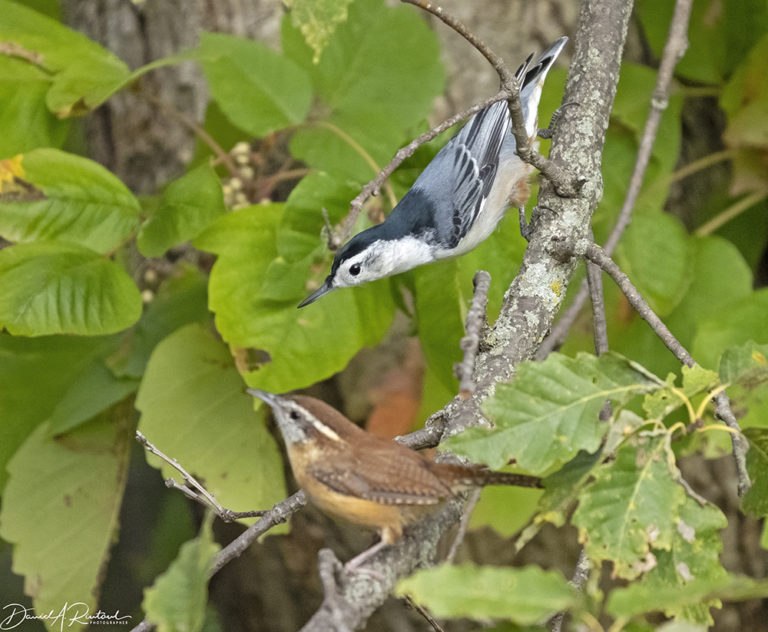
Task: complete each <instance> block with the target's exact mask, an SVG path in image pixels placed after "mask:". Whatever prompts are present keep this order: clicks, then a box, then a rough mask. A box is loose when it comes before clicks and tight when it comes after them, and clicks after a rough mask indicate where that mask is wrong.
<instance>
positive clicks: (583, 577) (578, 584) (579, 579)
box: [549, 549, 592, 632]
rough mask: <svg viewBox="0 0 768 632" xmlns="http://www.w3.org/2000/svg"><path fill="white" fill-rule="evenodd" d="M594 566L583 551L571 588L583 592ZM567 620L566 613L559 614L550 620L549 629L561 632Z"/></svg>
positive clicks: (553, 631) (552, 631)
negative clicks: (565, 619) (564, 620)
mask: <svg viewBox="0 0 768 632" xmlns="http://www.w3.org/2000/svg"><path fill="white" fill-rule="evenodd" d="M591 566H592V564H591V563H590V561H589V558H588V557H587V554H586V552H585V551H584V549H581V552H580V553H579V560H578V562H576V568H575V569H574V571H573V577H572V578H571V582H570V583H571V586H573V587H574V588H576V590H581V589H582V588H583V587H584V584H585V583H586V581H587V579H588V578H589V569H590V568H591ZM564 618H565V612H558V613H557V614H556V615H555V616H554V617H552V618H551V619H550V620H549V629H550V630H551V632H560V630H561V629H562V627H563V619H564Z"/></svg>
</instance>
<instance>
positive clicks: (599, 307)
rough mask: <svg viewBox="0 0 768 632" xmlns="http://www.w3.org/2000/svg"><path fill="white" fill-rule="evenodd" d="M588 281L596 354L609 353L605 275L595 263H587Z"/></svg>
mask: <svg viewBox="0 0 768 632" xmlns="http://www.w3.org/2000/svg"><path fill="white" fill-rule="evenodd" d="M587 281H588V285H589V295H590V298H591V299H592V321H593V326H594V330H595V353H596V354H597V355H601V354H603V353H605V352H606V351H608V322H607V320H606V317H605V300H604V299H603V273H602V271H601V270H600V268H598V267H597V266H596V265H595V264H594V263H587Z"/></svg>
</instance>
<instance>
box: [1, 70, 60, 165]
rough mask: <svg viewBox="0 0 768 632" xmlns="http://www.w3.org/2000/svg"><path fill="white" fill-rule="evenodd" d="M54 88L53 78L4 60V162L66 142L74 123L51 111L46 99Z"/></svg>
mask: <svg viewBox="0 0 768 632" xmlns="http://www.w3.org/2000/svg"><path fill="white" fill-rule="evenodd" d="M50 86H51V78H50V77H49V76H48V75H46V74H45V73H44V72H43V71H42V70H40V69H39V68H37V67H35V66H33V65H31V64H28V63H26V62H24V61H22V60H20V59H15V58H13V57H8V56H0V103H2V104H3V107H2V108H0V129H1V130H3V133H2V136H0V158H5V157H10V156H14V155H16V154H20V153H23V152H27V151H30V150H32V149H35V148H36V147H56V146H60V145H61V144H62V143H63V142H64V139H65V138H66V136H67V132H68V131H69V126H70V122H69V121H67V120H61V119H58V118H56V117H55V116H53V114H51V113H50V112H49V111H48V108H47V107H46V105H45V95H46V93H47V92H48V89H49V88H50Z"/></svg>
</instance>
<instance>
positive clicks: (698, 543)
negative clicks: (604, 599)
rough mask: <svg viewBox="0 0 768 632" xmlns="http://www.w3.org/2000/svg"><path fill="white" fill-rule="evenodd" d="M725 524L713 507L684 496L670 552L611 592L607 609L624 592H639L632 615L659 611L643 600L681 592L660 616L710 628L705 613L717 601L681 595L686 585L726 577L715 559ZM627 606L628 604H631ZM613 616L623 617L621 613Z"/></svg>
mask: <svg viewBox="0 0 768 632" xmlns="http://www.w3.org/2000/svg"><path fill="white" fill-rule="evenodd" d="M727 524H728V520H727V518H726V517H725V516H724V515H723V513H722V512H721V511H720V510H719V509H718V508H717V507H715V506H714V505H709V504H708V505H704V506H702V505H700V504H699V503H698V502H697V501H696V500H694V499H693V498H691V497H690V496H687V497H686V499H685V503H684V504H683V505H682V506H681V507H680V518H679V520H678V522H677V528H676V529H675V533H674V534H673V539H672V546H671V548H670V550H669V551H655V557H656V561H657V564H656V566H654V568H652V569H651V570H650V571H649V572H648V573H646V574H645V575H644V576H643V578H642V579H641V580H640V581H639V582H637V583H636V584H633V585H631V586H629V588H627V589H619V590H615V591H613V592H612V593H611V596H610V598H609V607H610V604H613V603H614V599H616V600H617V601H618V602H619V603H621V602H622V601H625V600H626V597H625V595H623V591H624V590H626V591H627V594H628V595H632V593H633V592H634V591H639V592H640V595H642V596H641V597H638V601H637V602H635V603H634V604H632V606H631V607H633V608H636V609H638V610H636V613H640V612H649V611H654V610H658V609H660V608H659V606H658V602H656V601H650V602H649V601H647V600H645V599H644V598H646V597H647V595H648V594H654V591H655V594H657V595H659V594H664V595H666V594H677V593H678V592H682V593H683V594H682V595H681V598H680V599H679V600H674V599H672V600H669V601H667V603H666V604H665V606H664V607H663V608H662V609H663V611H664V614H665V615H666V616H668V617H676V618H677V619H678V620H681V621H688V622H691V623H698V624H711V623H712V617H711V615H710V614H709V610H710V608H713V607H714V608H719V607H720V606H721V604H720V601H719V600H718V599H716V598H712V599H708V600H701V601H695V600H689V599H688V598H687V595H686V594H685V593H686V592H687V590H688V588H687V584H688V583H689V582H692V581H719V580H721V579H723V578H725V577H726V576H727V573H726V570H725V569H724V568H723V567H722V565H721V564H720V559H719V557H720V552H721V551H722V548H723V541H722V536H721V534H720V531H721V530H722V529H724V528H725V527H726V526H727ZM628 603H632V602H631V600H629V602H628ZM616 614H617V616H622V615H623V613H621V612H617V613H616ZM630 616H631V615H630Z"/></svg>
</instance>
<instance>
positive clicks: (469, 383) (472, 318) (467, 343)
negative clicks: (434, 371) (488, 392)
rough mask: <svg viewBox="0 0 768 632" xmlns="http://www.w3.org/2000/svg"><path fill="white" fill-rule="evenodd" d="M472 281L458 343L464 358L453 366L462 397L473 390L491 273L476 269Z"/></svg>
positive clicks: (464, 397)
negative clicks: (465, 317) (472, 288)
mask: <svg viewBox="0 0 768 632" xmlns="http://www.w3.org/2000/svg"><path fill="white" fill-rule="evenodd" d="M473 283H474V288H475V293H474V295H473V296H472V304H471V305H470V307H469V311H468V312H467V320H466V324H465V326H464V329H465V331H466V336H464V337H463V338H462V339H461V342H460V343H459V346H460V347H461V350H462V351H464V358H463V359H462V361H461V362H459V363H457V364H456V366H455V367H454V371H455V373H456V377H457V378H459V396H460V397H461V398H463V399H467V398H469V397H471V396H472V393H474V392H475V382H474V373H475V358H476V357H477V349H478V347H479V346H480V332H481V331H482V330H483V327H484V325H485V323H486V313H485V310H486V307H487V305H488V290H489V289H490V288H491V275H490V274H488V273H487V272H486V271H485V270H478V271H477V272H476V273H475V276H474V279H473Z"/></svg>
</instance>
